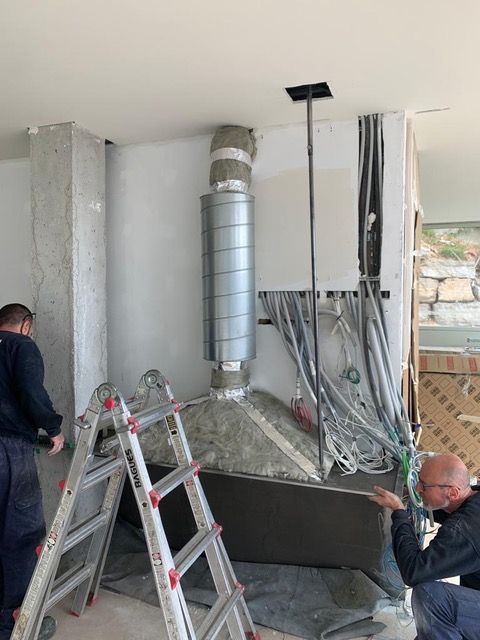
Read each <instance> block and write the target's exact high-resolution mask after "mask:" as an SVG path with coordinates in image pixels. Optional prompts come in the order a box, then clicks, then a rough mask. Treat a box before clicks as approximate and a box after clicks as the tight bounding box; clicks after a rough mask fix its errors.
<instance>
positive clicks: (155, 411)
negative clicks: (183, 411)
mask: <svg viewBox="0 0 480 640" xmlns="http://www.w3.org/2000/svg"><path fill="white" fill-rule="evenodd" d="M182 406H183V405H182V404H181V403H177V404H173V403H172V402H167V403H165V404H157V405H155V406H154V407H151V408H150V409H144V410H143V411H139V412H138V413H134V414H132V415H131V417H132V418H133V419H134V420H136V421H137V422H138V424H139V426H138V429H137V431H136V433H137V434H139V433H141V432H142V431H144V430H145V429H147V428H148V427H150V426H152V424H155V423H156V422H158V421H159V420H162V419H163V418H166V417H167V416H169V415H171V414H172V413H174V412H175V411H176V410H178V408H179V407H180V408H181V407H182ZM119 444H120V443H119V441H118V437H117V436H116V435H114V436H111V437H110V438H105V439H104V440H103V441H102V444H101V445H100V453H107V452H108V451H110V449H113V448H114V447H117V446H118V445H119Z"/></svg>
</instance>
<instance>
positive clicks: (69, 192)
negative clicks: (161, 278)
mask: <svg viewBox="0 0 480 640" xmlns="http://www.w3.org/2000/svg"><path fill="white" fill-rule="evenodd" d="M29 133H30V160H31V189H32V219H33V255H32V284H33V300H34V310H35V311H36V312H37V322H36V331H37V337H36V340H37V343H38V346H39V348H40V350H41V352H42V353H43V356H44V360H45V386H46V387H47V389H48V391H49V393H50V397H51V398H52V400H53V403H54V405H55V407H56V409H57V411H58V412H59V413H61V414H62V415H63V416H64V421H63V427H62V429H63V431H64V433H65V437H66V438H67V440H69V441H71V442H73V441H74V438H75V434H74V428H73V420H74V418H75V417H76V416H78V415H81V414H83V413H84V410H85V408H86V406H87V404H88V400H89V398H90V395H91V393H92V391H93V390H94V388H95V387H96V386H97V385H98V384H100V383H101V382H104V381H105V380H106V378H107V352H106V345H107V340H106V338H107V328H106V283H105V277H106V251H105V141H104V140H103V139H101V138H98V137H97V136H94V135H92V134H91V133H89V132H88V131H86V130H84V129H82V128H81V127H79V126H77V125H76V124H75V123H74V122H67V123H63V124H56V125H52V126H43V127H38V128H37V127H34V128H31V129H30V131H29ZM69 463H70V455H69V453H68V452H64V454H63V455H62V456H61V457H60V456H59V457H58V459H55V458H53V459H50V458H48V459H47V458H46V455H45V452H42V453H41V455H40V456H39V467H40V476H41V482H42V486H43V489H44V491H43V493H44V503H45V511H46V517H47V521H48V519H49V518H50V517H51V515H52V514H53V512H54V510H55V508H56V506H57V502H58V495H59V492H58V490H57V489H56V481H57V479H60V478H62V477H64V476H65V473H66V471H67V470H68V467H69ZM52 487H53V490H52Z"/></svg>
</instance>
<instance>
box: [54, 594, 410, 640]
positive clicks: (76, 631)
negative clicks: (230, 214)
mask: <svg viewBox="0 0 480 640" xmlns="http://www.w3.org/2000/svg"><path fill="white" fill-rule="evenodd" d="M52 615H53V616H54V617H55V618H56V619H57V622H58V630H57V634H56V636H55V638H56V640H87V639H88V640H97V639H99V640H100V639H105V640H109V639H111V640H166V638H167V636H166V633H165V630H164V625H163V621H162V617H161V612H160V610H159V609H158V608H157V607H152V606H151V605H149V604H146V603H144V602H141V601H140V600H135V599H133V598H129V597H128V596H124V595H118V594H116V593H112V592H110V591H106V590H102V591H101V592H100V596H99V598H98V601H97V602H96V604H95V606H93V607H87V609H86V611H85V613H84V614H83V616H82V617H81V618H76V617H74V616H72V615H71V614H70V613H69V607H68V600H65V601H64V602H63V603H61V604H60V605H58V606H57V607H55V609H54V610H53V611H52ZM201 615H202V612H201V610H200V609H198V611H197V610H195V611H193V613H192V616H193V618H194V621H195V617H201ZM375 620H379V621H381V622H384V623H385V624H386V625H387V628H386V629H385V630H384V631H383V632H382V633H381V634H378V635H376V636H373V637H374V638H375V640H413V639H414V638H415V625H414V623H413V621H412V619H411V617H410V616H408V615H406V614H405V613H404V611H403V608H401V607H398V608H396V607H393V606H390V607H388V608H387V609H384V610H383V611H381V612H380V613H379V614H377V615H376V616H375ZM259 631H260V635H261V638H262V640H295V636H291V635H288V634H285V633H282V632H280V631H275V630H273V629H266V628H263V627H260V628H259Z"/></svg>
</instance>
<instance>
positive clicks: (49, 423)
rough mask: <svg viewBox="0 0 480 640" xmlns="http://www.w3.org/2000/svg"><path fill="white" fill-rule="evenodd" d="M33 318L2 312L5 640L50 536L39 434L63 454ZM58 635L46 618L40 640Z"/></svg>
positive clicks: (0, 586) (1, 600)
mask: <svg viewBox="0 0 480 640" xmlns="http://www.w3.org/2000/svg"><path fill="white" fill-rule="evenodd" d="M33 320H34V314H33V313H32V312H31V311H30V310H29V309H28V308H27V307H25V306H24V305H22V304H17V303H14V304H9V305H6V306H5V307H2V308H1V309H0V606H1V611H0V640H8V639H9V638H10V634H11V631H12V629H13V626H14V618H13V615H14V612H15V610H16V609H17V608H18V607H19V606H20V605H21V604H22V600H23V598H24V596H25V592H26V590H27V587H28V583H29V582H30V578H31V576H32V573H33V570H34V568H35V564H36V561H37V555H36V552H35V550H36V547H37V546H38V544H39V543H40V542H41V540H42V538H43V536H44V535H45V522H44V517H43V508H42V496H41V492H40V484H39V482H38V476H37V469H36V466H35V460H34V458H33V444H34V443H35V441H36V439H37V435H38V429H40V428H43V429H45V431H46V432H47V434H48V435H49V437H50V440H51V443H52V447H51V449H50V450H49V452H48V454H49V455H55V454H57V453H58V452H59V451H61V449H62V447H63V443H64V437H63V435H62V432H61V430H60V425H61V423H62V416H60V415H58V414H57V413H56V412H55V410H54V408H53V406H52V403H51V401H50V398H49V396H48V394H47V392H46V390H45V388H44V386H43V377H44V366H43V360H42V356H41V354H40V351H39V350H38V347H37V345H36V344H35V342H34V341H33V340H32V338H31V337H30V336H31V333H32V325H33ZM54 633H55V621H54V620H53V619H52V618H50V617H46V618H45V619H44V621H43V624H42V629H41V631H40V634H39V640H40V639H41V640H47V639H48V638H51V637H52V635H54Z"/></svg>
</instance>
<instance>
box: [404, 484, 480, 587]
mask: <svg viewBox="0 0 480 640" xmlns="http://www.w3.org/2000/svg"><path fill="white" fill-rule="evenodd" d="M435 513H436V512H435ZM439 516H440V517H439V518H438V520H440V521H441V522H442V526H441V527H440V529H439V530H438V532H437V534H436V536H435V538H434V539H433V540H432V541H431V542H430V544H429V545H428V547H426V549H423V550H422V549H420V547H419V545H418V541H417V538H416V536H415V530H414V528H413V525H412V522H411V520H410V518H409V516H408V514H407V512H406V511H404V510H403V509H397V510H396V511H394V512H393V513H392V542H393V550H394V553H395V558H396V560H397V564H398V568H399V569H400V573H401V574H402V578H403V580H404V582H405V584H407V585H409V586H411V587H414V586H415V585H417V584H421V583H422V582H432V581H434V580H441V579H442V578H452V577H454V576H458V575H459V576H460V584H461V585H462V586H464V587H470V588H471V589H479V590H480V535H479V532H480V491H475V492H474V494H473V495H471V496H470V497H469V498H467V499H466V500H465V502H464V503H463V504H462V505H461V506H460V507H459V508H458V509H457V510H456V511H454V512H453V513H446V512H445V511H439ZM436 519H437V518H436Z"/></svg>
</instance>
